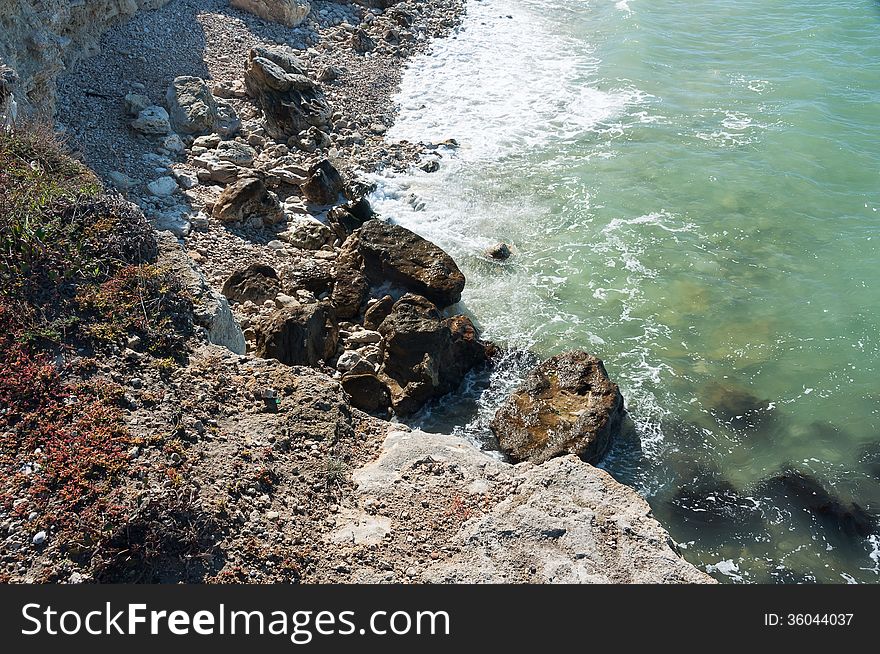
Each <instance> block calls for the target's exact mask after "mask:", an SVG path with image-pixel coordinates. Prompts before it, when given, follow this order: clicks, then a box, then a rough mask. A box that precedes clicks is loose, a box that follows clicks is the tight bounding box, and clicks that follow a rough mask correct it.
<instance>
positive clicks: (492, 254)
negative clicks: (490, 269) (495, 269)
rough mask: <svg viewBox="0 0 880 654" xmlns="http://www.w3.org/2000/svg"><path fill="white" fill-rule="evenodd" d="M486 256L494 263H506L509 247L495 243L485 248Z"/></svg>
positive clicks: (505, 244)
mask: <svg viewBox="0 0 880 654" xmlns="http://www.w3.org/2000/svg"><path fill="white" fill-rule="evenodd" d="M486 256H487V257H489V258H490V259H495V260H496V261H506V260H507V259H509V258H510V246H509V245H507V243H496V244H495V245H493V246H492V247H489V248H486Z"/></svg>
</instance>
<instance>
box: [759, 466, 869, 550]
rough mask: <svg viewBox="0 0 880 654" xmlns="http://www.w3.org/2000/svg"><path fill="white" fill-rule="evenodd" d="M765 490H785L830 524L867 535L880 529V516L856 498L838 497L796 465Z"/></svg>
mask: <svg viewBox="0 0 880 654" xmlns="http://www.w3.org/2000/svg"><path fill="white" fill-rule="evenodd" d="M761 490H764V491H769V492H771V493H781V494H783V495H786V496H787V497H788V498H790V499H792V500H794V501H796V502H797V503H798V504H800V505H801V506H803V508H805V509H806V510H807V511H809V512H810V513H812V514H813V515H815V516H816V517H817V518H819V520H820V521H822V522H823V523H824V524H825V525H826V526H828V527H831V528H833V529H835V530H837V531H840V532H841V533H843V534H845V535H847V536H850V537H855V536H858V537H860V538H867V537H868V536H870V535H871V534H876V533H878V518H877V516H875V515H871V514H870V513H868V512H867V511H866V510H865V509H864V508H862V507H861V506H860V505H858V504H857V503H855V502H847V501H845V500H843V499H841V498H840V497H835V496H834V495H833V494H832V493H831V492H830V491H828V490H827V489H826V488H825V486H823V485H822V483H821V482H819V481H818V480H817V479H815V478H814V477H812V476H810V475H808V474H807V473H804V472H801V471H800V470H796V469H794V468H787V469H785V470H783V471H782V472H780V473H779V474H777V475H775V476H774V477H771V478H770V479H768V480H766V481H765V482H764V483H763V484H762V485H761Z"/></svg>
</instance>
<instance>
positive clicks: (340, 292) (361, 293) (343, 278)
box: [330, 235, 370, 319]
mask: <svg viewBox="0 0 880 654" xmlns="http://www.w3.org/2000/svg"><path fill="white" fill-rule="evenodd" d="M358 245H359V242H358V238H357V236H356V235H355V236H352V237H351V238H349V239H348V240H347V241H346V242H345V243H344V244H343V245H342V248H341V250H340V251H339V256H338V257H337V258H336V277H335V282H334V284H333V293H332V295H331V296H330V301H331V302H332V303H333V306H334V307H336V315H337V316H339V318H340V319H347V318H353V317H355V316H356V315H358V314H359V313H360V311H361V305H362V304H363V303H364V302H365V301H366V299H367V293H368V292H369V290H370V285H369V283H368V282H367V278H366V276H365V275H364V273H363V265H364V261H363V257H361V255H360V252H359V251H358Z"/></svg>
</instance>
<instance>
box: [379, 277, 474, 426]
mask: <svg viewBox="0 0 880 654" xmlns="http://www.w3.org/2000/svg"><path fill="white" fill-rule="evenodd" d="M379 332H380V333H381V334H382V336H383V338H384V340H385V354H384V358H383V361H382V367H381V369H380V378H381V379H382V380H383V381H384V382H385V383H386V384H387V385H388V388H389V389H390V391H391V403H392V406H393V408H394V411H395V413H397V414H399V415H408V414H412V413H414V412H416V411H418V410H419V409H420V408H421V407H422V406H423V405H424V404H425V402H427V401H428V400H431V399H432V398H435V397H440V396H442V395H445V394H446V393H449V392H450V391H453V390H455V389H456V388H458V386H459V385H460V384H461V382H462V381H463V380H464V377H465V375H466V374H467V373H468V372H470V371H471V370H472V369H473V368H475V367H476V366H479V365H481V364H483V363H485V362H486V360H487V358H488V355H487V349H486V345H485V344H484V343H482V342H481V341H480V340H479V338H478V334H477V331H476V329H474V326H473V324H472V323H471V321H470V320H469V319H468V318H466V317H465V316H454V317H452V318H446V319H444V318H443V316H442V315H441V314H440V311H439V310H438V309H437V307H436V306H435V305H434V304H433V303H432V302H431V301H430V300H427V299H426V298H424V297H421V296H419V295H413V294H410V293H407V294H406V295H404V296H403V297H402V298H400V299H399V300H398V301H397V302H395V303H394V307H393V308H392V310H391V313H390V314H389V315H388V317H387V318H385V320H383V321H382V324H381V325H379Z"/></svg>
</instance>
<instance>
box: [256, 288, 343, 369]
mask: <svg viewBox="0 0 880 654" xmlns="http://www.w3.org/2000/svg"><path fill="white" fill-rule="evenodd" d="M256 331H257V339H256V348H255V352H256V355H257V356H259V357H263V358H264V359H277V360H278V361H280V362H281V363H285V364H287V365H289V366H314V365H316V364H317V363H318V362H319V361H325V360H327V359H329V358H330V357H332V356H333V354H334V353H335V352H336V343H337V341H338V338H339V328H338V327H337V324H336V317H335V316H334V315H333V310H332V308H331V307H329V306H328V305H327V304H325V303H323V302H316V303H313V304H306V305H302V306H287V307H285V308H283V309H279V310H278V311H276V312H275V313H273V314H272V315H271V316H269V318H268V319H267V320H265V321H264V322H263V323H262V324H260V325H258V326H257V330H256Z"/></svg>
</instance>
